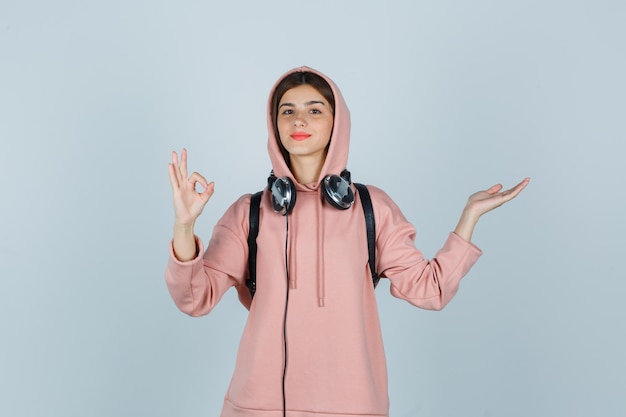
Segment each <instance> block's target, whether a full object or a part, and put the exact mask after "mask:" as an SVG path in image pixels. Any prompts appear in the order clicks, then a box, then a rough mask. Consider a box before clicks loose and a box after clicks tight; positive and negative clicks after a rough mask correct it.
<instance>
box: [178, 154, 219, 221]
mask: <svg viewBox="0 0 626 417" xmlns="http://www.w3.org/2000/svg"><path fill="white" fill-rule="evenodd" d="M169 172H170V183H171V185H172V197H173V200H174V215H175V224H176V225H178V226H184V227H189V226H191V227H193V224H194V223H195V221H196V219H197V218H198V216H200V214H201V213H202V210H203V209H204V206H205V205H206V203H207V202H208V201H209V199H210V198H211V196H212V195H213V191H214V187H215V184H214V183H213V182H210V183H208V182H207V180H206V179H205V178H204V177H203V176H202V175H200V174H199V173H197V172H194V173H192V174H191V176H189V177H188V176H187V150H186V149H183V150H182V152H181V155H180V164H179V162H178V155H177V154H176V152H172V162H171V163H170V164H169ZM198 184H200V186H201V187H202V188H203V189H204V191H203V192H201V193H200V192H198V191H197V190H196V187H197V185H198Z"/></svg>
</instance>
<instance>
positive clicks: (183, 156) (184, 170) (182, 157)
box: [180, 148, 187, 178]
mask: <svg viewBox="0 0 626 417" xmlns="http://www.w3.org/2000/svg"><path fill="white" fill-rule="evenodd" d="M180 173H181V175H182V176H183V178H187V149H185V148H183V150H182V151H181V153H180Z"/></svg>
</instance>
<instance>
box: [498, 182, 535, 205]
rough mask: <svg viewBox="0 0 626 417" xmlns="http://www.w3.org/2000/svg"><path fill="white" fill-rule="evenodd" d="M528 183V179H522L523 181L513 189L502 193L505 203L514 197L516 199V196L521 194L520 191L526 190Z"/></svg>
mask: <svg viewBox="0 0 626 417" xmlns="http://www.w3.org/2000/svg"><path fill="white" fill-rule="evenodd" d="M529 182H530V178H524V179H523V180H522V181H521V182H520V183H519V184H517V185H516V186H515V187H513V188H510V189H508V190H506V191H505V192H504V193H502V194H503V195H504V196H505V197H506V200H507V201H509V200H512V199H514V198H515V197H517V195H518V194H519V193H521V192H522V190H523V189H524V188H526V186H527V185H528V183H529Z"/></svg>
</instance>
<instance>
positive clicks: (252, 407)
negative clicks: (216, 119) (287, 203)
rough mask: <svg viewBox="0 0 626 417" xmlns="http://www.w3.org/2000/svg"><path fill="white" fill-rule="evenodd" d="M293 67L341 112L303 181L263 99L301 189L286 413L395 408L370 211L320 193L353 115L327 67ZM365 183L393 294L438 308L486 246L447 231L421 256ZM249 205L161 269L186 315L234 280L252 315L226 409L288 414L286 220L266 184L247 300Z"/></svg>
mask: <svg viewBox="0 0 626 417" xmlns="http://www.w3.org/2000/svg"><path fill="white" fill-rule="evenodd" d="M295 71H310V72H314V73H316V74H319V75H321V76H322V77H324V79H326V81H328V83H329V84H330V85H331V87H332V90H333V93H334V96H335V121H334V126H333V133H332V137H331V141H330V147H329V150H328V155H327V157H326V161H325V164H324V166H323V168H322V172H321V174H320V178H319V179H318V181H317V182H316V183H314V184H298V183H297V182H296V181H295V178H294V176H293V174H292V173H291V172H290V170H289V168H288V166H287V164H286V163H285V160H284V159H283V157H282V155H281V153H280V150H279V147H278V144H277V138H275V137H274V129H273V124H272V120H271V117H270V115H269V114H270V111H269V104H268V119H267V121H268V130H269V140H268V151H269V155H270V159H271V161H272V167H273V169H274V173H275V174H276V176H277V177H281V176H289V177H291V178H292V179H293V181H294V182H295V183H296V187H297V200H296V205H295V208H294V210H293V212H292V213H291V214H290V215H289V233H288V235H289V238H288V249H287V251H288V260H289V261H288V265H289V277H290V289H289V291H290V293H289V307H288V313H287V346H288V353H287V359H288V364H287V371H286V382H285V391H286V404H287V415H288V416H290V417H339V416H344V417H345V416H350V417H358V416H368V417H372V416H388V413H389V400H388V396H387V368H386V362H385V353H384V349H383V341H382V335H381V330H380V325H379V319H378V311H377V306H376V297H375V293H374V287H373V285H372V279H371V276H370V271H369V267H368V255H367V239H366V230H365V220H364V216H363V209H362V207H361V203H360V201H356V202H355V203H354V205H353V206H352V208H350V209H348V210H338V209H335V208H333V207H331V206H330V204H328V203H327V202H325V201H324V199H323V197H322V194H321V191H320V182H321V181H322V179H323V178H324V177H325V176H326V175H329V174H339V173H340V172H341V171H342V170H343V169H344V168H345V167H346V163H347V160H348V147H349V146H348V145H349V140H350V114H349V111H348V108H347V106H346V104H345V102H344V100H343V97H342V96H341V93H340V91H339V89H338V88H337V86H336V85H335V84H334V83H333V82H332V81H331V80H330V79H328V78H327V77H326V76H325V75H323V74H321V73H319V72H317V71H315V70H312V69H310V68H305V67H302V68H296V69H293V70H291V71H289V72H288V73H287V74H290V73H292V72H295ZM287 74H285V76H286V75H287ZM283 77H284V76H283ZM281 79H282V78H281ZM275 87H276V86H274V88H275ZM274 88H273V89H272V92H273V91H274ZM270 97H271V94H270ZM368 189H369V190H370V193H371V197H372V204H373V206H374V213H375V220H376V252H377V258H376V259H377V271H378V272H379V273H380V275H381V276H382V277H384V278H388V279H389V280H390V281H391V283H390V284H391V294H392V295H393V296H395V297H397V298H401V299H404V300H406V301H408V302H410V303H411V304H413V305H415V306H417V307H421V308H425V309H432V310H439V309H441V308H443V307H444V306H445V305H446V304H447V303H448V302H449V301H450V299H451V298H452V297H453V296H454V295H455V294H456V292H457V289H458V286H459V281H460V280H461V278H462V277H463V276H464V275H465V274H466V273H467V272H468V270H469V269H470V267H471V266H472V265H473V264H474V263H475V262H476V260H477V259H478V257H479V256H480V255H481V252H480V250H479V249H478V248H477V247H476V246H474V245H473V244H471V243H468V242H466V241H464V240H463V239H461V238H460V237H458V236H457V235H455V234H454V233H450V235H449V237H448V239H447V240H446V242H445V244H444V246H443V248H442V249H441V250H440V251H439V252H437V254H436V257H435V258H434V259H432V260H427V259H424V257H423V255H422V253H421V252H420V251H419V250H417V249H416V248H415V245H414V238H415V229H414V228H413V226H412V225H411V224H409V222H408V221H407V220H406V219H405V217H404V216H403V215H402V213H401V212H400V210H399V209H398V207H397V206H396V205H395V204H394V202H393V201H392V200H391V199H390V198H389V197H388V196H387V195H386V194H385V193H384V192H383V191H382V190H380V189H378V188H376V187H373V186H368ZM355 194H356V193H355ZM357 200H358V194H357ZM249 210H250V194H246V195H244V196H242V197H241V198H239V200H237V201H236V202H235V203H234V204H233V205H232V206H231V207H230V208H229V209H228V210H227V211H226V213H225V214H224V216H223V217H222V219H221V220H220V221H219V222H218V224H217V225H216V226H215V228H214V230H213V236H212V238H211V241H210V243H209V246H208V248H207V250H206V252H204V248H203V246H202V242H200V240H199V239H198V240H197V244H198V247H199V253H204V255H203V256H198V257H197V258H196V259H194V260H192V261H189V262H179V261H177V260H176V258H175V257H174V255H173V251H171V255H170V260H169V263H168V265H167V269H166V272H165V277H166V282H167V285H168V288H169V291H170V294H171V295H172V298H173V299H174V302H175V303H176V305H177V306H178V307H179V308H180V309H181V310H182V311H183V312H185V313H187V314H189V315H191V316H201V315H205V314H208V313H209V312H210V311H211V310H212V309H213V307H214V306H215V305H216V304H217V303H218V302H219V300H220V299H221V298H222V296H223V295H224V293H225V292H226V291H227V290H228V289H229V288H230V287H235V288H236V289H237V291H238V294H239V299H240V301H241V303H242V304H243V305H244V306H245V307H246V308H248V309H249V310H250V312H249V316H248V321H247V323H246V326H245V329H244V333H243V336H242V339H241V345H240V346H239V352H238V355H237V363H236V366H235V372H234V375H233V378H232V381H231V384H230V387H229V389H228V392H227V393H226V397H225V399H224V406H223V410H222V417H235V416H237V417H240V416H246V417H257V416H258V417H261V416H263V417H281V416H282V404H283V403H282V401H283V398H282V374H283V360H284V357H283V349H284V348H283V315H284V312H285V293H286V291H287V288H286V271H285V239H286V219H285V217H284V216H281V215H279V214H276V213H275V212H274V211H273V209H272V205H271V202H270V198H269V196H268V192H267V191H266V193H265V195H264V198H263V199H262V203H261V210H260V228H259V236H258V239H257V242H258V254H257V291H256V294H255V296H254V302H251V298H250V294H249V292H248V289H247V287H246V286H245V280H246V277H247V259H248V246H247V235H248V214H249Z"/></svg>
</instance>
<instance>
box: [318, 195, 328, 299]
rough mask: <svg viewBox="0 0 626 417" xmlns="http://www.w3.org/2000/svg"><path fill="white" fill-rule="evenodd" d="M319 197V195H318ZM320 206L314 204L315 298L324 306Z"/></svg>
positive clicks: (322, 239)
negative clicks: (315, 248)
mask: <svg viewBox="0 0 626 417" xmlns="http://www.w3.org/2000/svg"><path fill="white" fill-rule="evenodd" d="M320 197H321V196H320ZM322 210H323V209H322V206H321V204H319V205H316V213H315V214H316V215H317V224H318V228H317V274H315V275H316V277H317V299H318V305H319V306H320V307H324V296H325V294H324V284H325V279H326V276H325V272H324V271H325V268H324V255H325V254H324V230H325V227H324V226H325V224H324V216H323V215H322V213H321V211H322Z"/></svg>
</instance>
